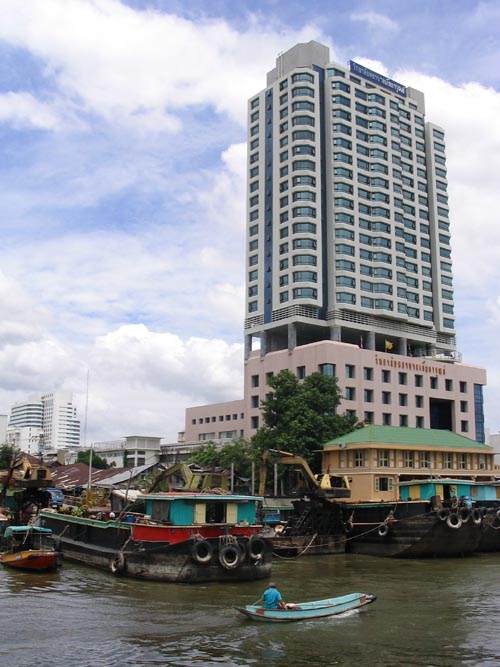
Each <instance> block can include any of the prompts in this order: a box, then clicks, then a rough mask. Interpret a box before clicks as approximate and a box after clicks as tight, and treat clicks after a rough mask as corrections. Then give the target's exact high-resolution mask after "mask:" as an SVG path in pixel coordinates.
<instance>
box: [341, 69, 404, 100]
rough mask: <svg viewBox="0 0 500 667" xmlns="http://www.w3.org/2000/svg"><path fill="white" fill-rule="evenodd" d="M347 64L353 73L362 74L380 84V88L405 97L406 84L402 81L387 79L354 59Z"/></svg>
mask: <svg viewBox="0 0 500 667" xmlns="http://www.w3.org/2000/svg"><path fill="white" fill-rule="evenodd" d="M349 66H350V70H351V72H352V73H353V74H357V75H358V76H362V77H363V78H364V79H367V80H368V81H373V83H376V84H377V85H379V86H382V88H386V89H387V90H390V91H391V92H392V93H396V95H401V96H402V97H406V86H403V84H402V83H398V82H397V81H393V80H392V79H388V78H387V77H386V76H383V74H378V73H377V72H374V71H373V70H371V69H368V67H364V66H363V65H359V64H358V63H355V62H354V60H351V61H350V62H349Z"/></svg>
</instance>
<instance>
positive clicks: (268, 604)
mask: <svg viewBox="0 0 500 667" xmlns="http://www.w3.org/2000/svg"><path fill="white" fill-rule="evenodd" d="M261 600H262V602H263V603H264V609H284V608H285V603H284V602H283V598H282V597H281V593H280V592H279V590H278V589H277V588H276V584H274V583H270V584H269V586H268V587H267V588H266V590H265V591H264V592H263V593H262V598H261Z"/></svg>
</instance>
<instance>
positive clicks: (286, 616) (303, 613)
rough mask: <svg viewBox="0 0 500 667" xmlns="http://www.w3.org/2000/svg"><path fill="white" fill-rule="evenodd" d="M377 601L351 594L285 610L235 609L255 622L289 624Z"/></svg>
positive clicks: (367, 594) (340, 612)
mask: <svg viewBox="0 0 500 667" xmlns="http://www.w3.org/2000/svg"><path fill="white" fill-rule="evenodd" d="M376 599H377V596H376V595H373V594H371V593H351V594H350V595H343V596H342V597H337V598H328V599H326V600H315V601H313V602H300V603H298V604H293V605H291V604H288V605H286V606H285V608H284V609H264V607H261V606H260V605H246V606H245V607H235V609H237V611H239V612H241V613H242V614H244V615H245V616H247V617H248V618H251V619H252V620H254V621H265V622H266V621H267V622H271V623H289V622H291V621H304V620H307V619H310V618H324V617H325V616H335V615H337V614H343V613H345V612H346V611H351V610H353V609H359V608H360V607H364V606H366V605H367V604H370V603H371V602H375V600H376Z"/></svg>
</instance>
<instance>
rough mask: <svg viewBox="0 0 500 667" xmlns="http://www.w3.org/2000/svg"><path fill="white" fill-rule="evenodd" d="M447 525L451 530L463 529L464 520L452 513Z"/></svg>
mask: <svg viewBox="0 0 500 667" xmlns="http://www.w3.org/2000/svg"><path fill="white" fill-rule="evenodd" d="M446 524H447V525H448V526H449V527H450V528H461V527H462V519H461V518H460V517H459V516H458V514H457V513H456V512H452V513H451V514H449V515H448V517H447V519H446Z"/></svg>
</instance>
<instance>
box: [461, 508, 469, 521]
mask: <svg viewBox="0 0 500 667" xmlns="http://www.w3.org/2000/svg"><path fill="white" fill-rule="evenodd" d="M458 516H459V517H460V518H461V519H462V521H463V523H467V521H468V520H469V519H470V511H469V510H468V509H467V507H462V509H461V510H460V511H459V513H458Z"/></svg>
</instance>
